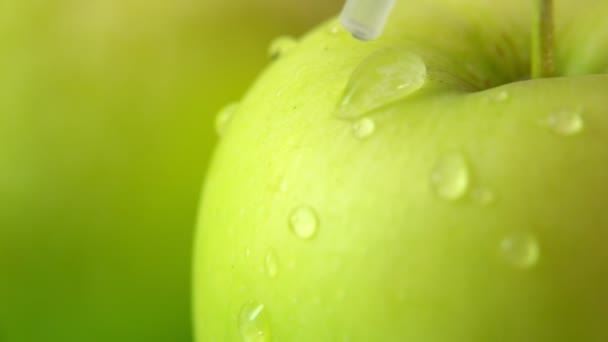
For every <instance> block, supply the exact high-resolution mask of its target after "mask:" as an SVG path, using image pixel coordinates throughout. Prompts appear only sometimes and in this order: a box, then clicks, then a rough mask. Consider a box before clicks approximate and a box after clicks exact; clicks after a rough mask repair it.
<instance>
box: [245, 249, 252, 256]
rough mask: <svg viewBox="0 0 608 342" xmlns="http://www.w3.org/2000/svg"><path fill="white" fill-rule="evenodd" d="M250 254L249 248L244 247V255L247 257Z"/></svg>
mask: <svg viewBox="0 0 608 342" xmlns="http://www.w3.org/2000/svg"><path fill="white" fill-rule="evenodd" d="M250 255H251V248H249V247H247V248H246V249H245V257H247V258H249V256H250Z"/></svg>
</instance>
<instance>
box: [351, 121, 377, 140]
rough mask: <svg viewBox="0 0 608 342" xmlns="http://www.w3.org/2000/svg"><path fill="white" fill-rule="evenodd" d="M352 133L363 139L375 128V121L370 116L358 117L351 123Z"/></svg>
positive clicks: (372, 132)
mask: <svg viewBox="0 0 608 342" xmlns="http://www.w3.org/2000/svg"><path fill="white" fill-rule="evenodd" d="M352 130H353V134H354V136H355V137H356V138H358V139H365V138H367V137H369V136H371V135H372V134H374V131H375V130H376V122H375V121H374V120H373V119H370V118H362V119H359V120H357V121H355V122H353V124H352Z"/></svg>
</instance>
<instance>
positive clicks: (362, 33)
mask: <svg viewBox="0 0 608 342" xmlns="http://www.w3.org/2000/svg"><path fill="white" fill-rule="evenodd" d="M396 1H397V0H347V1H346V4H345V5H344V9H343V10H342V13H341V14H340V22H342V25H344V27H345V28H346V29H347V30H348V31H349V32H350V33H351V34H352V35H353V37H355V38H357V39H359V40H365V41H367V40H373V39H376V38H378V37H379V36H380V34H382V30H383V29H384V26H385V25H386V21H387V19H388V16H389V14H390V13H391V11H392V9H393V7H394V5H395V2H396Z"/></svg>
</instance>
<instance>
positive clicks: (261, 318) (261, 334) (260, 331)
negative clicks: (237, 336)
mask: <svg viewBox="0 0 608 342" xmlns="http://www.w3.org/2000/svg"><path fill="white" fill-rule="evenodd" d="M239 331H240V333H241V339H242V341H244V342H270V341H271V336H270V321H269V319H268V315H267V314H266V310H265V307H264V305H263V304H260V303H258V302H256V301H251V302H249V303H247V304H245V305H243V307H242V308H241V312H240V314H239Z"/></svg>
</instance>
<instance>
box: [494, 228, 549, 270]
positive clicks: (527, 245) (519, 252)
mask: <svg viewBox="0 0 608 342" xmlns="http://www.w3.org/2000/svg"><path fill="white" fill-rule="evenodd" d="M500 253H501V255H502V257H503V258H504V259H505V261H506V262H508V263H509V264H511V265H513V266H515V267H518V268H530V267H532V266H534V265H536V263H537V262H538V258H539V257H540V247H539V245H538V242H537V241H536V239H535V238H534V237H533V236H531V235H530V234H526V233H514V234H512V235H510V236H508V237H506V238H505V239H503V240H502V241H501V242H500Z"/></svg>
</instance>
